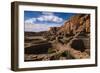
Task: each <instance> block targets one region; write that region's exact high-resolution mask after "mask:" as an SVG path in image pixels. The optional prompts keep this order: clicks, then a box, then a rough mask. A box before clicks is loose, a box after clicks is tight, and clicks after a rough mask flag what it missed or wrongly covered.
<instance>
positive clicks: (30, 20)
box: [25, 18, 36, 24]
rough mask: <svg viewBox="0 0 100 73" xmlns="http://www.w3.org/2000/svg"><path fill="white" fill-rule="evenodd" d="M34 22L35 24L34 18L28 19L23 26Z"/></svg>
mask: <svg viewBox="0 0 100 73" xmlns="http://www.w3.org/2000/svg"><path fill="white" fill-rule="evenodd" d="M34 22H36V18H30V19H27V20H25V24H32V23H34Z"/></svg>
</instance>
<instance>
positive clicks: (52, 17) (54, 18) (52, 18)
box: [37, 14, 63, 23]
mask: <svg viewBox="0 0 100 73" xmlns="http://www.w3.org/2000/svg"><path fill="white" fill-rule="evenodd" d="M37 19H38V20H39V21H50V22H55V23H60V22H62V21H63V19H62V18H60V17H58V16H55V15H54V14H45V15H41V16H40V17H38V18H37Z"/></svg>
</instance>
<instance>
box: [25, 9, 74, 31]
mask: <svg viewBox="0 0 100 73" xmlns="http://www.w3.org/2000/svg"><path fill="white" fill-rule="evenodd" d="M73 15H75V14H73V13H60V12H41V11H24V24H25V31H26V32H40V31H47V30H49V28H50V27H59V26H62V25H63V23H64V21H65V20H68V19H69V18H70V17H71V16H73Z"/></svg>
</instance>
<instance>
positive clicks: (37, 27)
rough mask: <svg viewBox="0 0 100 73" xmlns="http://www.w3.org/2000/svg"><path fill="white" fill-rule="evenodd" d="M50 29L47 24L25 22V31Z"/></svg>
mask: <svg viewBox="0 0 100 73" xmlns="http://www.w3.org/2000/svg"><path fill="white" fill-rule="evenodd" d="M47 30H49V26H48V25H46V24H25V31H30V32H32V31H33V32H40V31H47Z"/></svg>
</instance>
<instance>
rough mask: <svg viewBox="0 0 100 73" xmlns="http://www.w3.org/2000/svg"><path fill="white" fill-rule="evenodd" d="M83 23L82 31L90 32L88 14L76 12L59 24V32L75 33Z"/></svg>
mask: <svg viewBox="0 0 100 73" xmlns="http://www.w3.org/2000/svg"><path fill="white" fill-rule="evenodd" d="M83 24H85V29H84V32H86V33H88V32H90V15H88V14H78V15H75V16H73V17H71V18H70V19H69V20H68V21H65V23H64V25H63V26H61V28H60V30H59V33H62V32H63V33H66V34H76V33H77V32H79V31H80V29H81V28H80V26H81V25H83Z"/></svg>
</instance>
